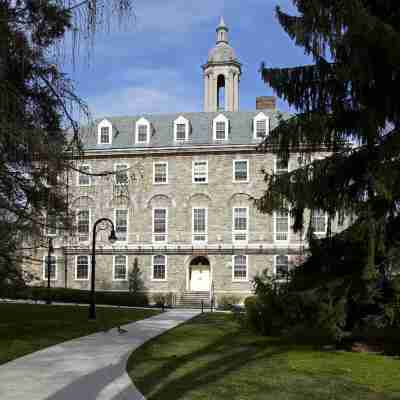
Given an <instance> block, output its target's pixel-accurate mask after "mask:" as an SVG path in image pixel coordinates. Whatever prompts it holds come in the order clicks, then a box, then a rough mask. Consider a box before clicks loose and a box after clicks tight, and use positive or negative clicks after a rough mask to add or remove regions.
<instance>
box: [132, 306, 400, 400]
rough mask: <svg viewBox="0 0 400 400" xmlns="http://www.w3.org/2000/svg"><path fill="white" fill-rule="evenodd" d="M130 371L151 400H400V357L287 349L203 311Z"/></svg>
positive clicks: (145, 352) (143, 353)
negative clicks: (399, 358)
mask: <svg viewBox="0 0 400 400" xmlns="http://www.w3.org/2000/svg"><path fill="white" fill-rule="evenodd" d="M127 370H128V373H129V375H130V376H131V378H132V380H133V382H134V384H135V385H136V386H137V387H138V388H139V390H140V391H141V392H142V393H143V394H144V396H145V397H146V399H148V400H161V399H162V400H169V399H174V400H177V399H180V400H181V399H185V400H189V399H190V400H200V399H201V400H209V399H213V400H214V399H218V400H219V399H229V400H256V399H257V400H261V399H262V400H270V399H271V400H272V399H273V400H300V399H301V400H319V399H321V400H342V399H343V400H356V399H357V400H392V399H400V360H398V359H395V358H389V357H384V356H380V355H373V354H365V353H348V352H328V351H321V350H318V349H313V348H312V347H311V346H300V345H290V344H287V343H286V344H285V343H283V342H282V341H280V340H278V339H274V338H268V337H262V336H258V335H255V334H253V333H251V332H249V331H247V330H246V329H244V328H243V327H242V326H240V325H239V324H238V323H237V322H236V321H235V320H234V318H233V317H232V315H230V314H219V313H214V314H203V315H200V316H199V317H196V318H195V319H193V320H191V321H189V322H188V323H186V324H184V325H181V326H179V327H177V328H175V329H173V330H171V331H169V332H167V333H166V334H164V335H162V336H159V337H158V338H155V339H153V340H151V341H150V342H148V343H146V344H145V345H144V346H142V347H141V348H139V349H138V350H137V351H135V352H134V353H133V354H132V355H131V357H130V358H129V361H128V366H127Z"/></svg>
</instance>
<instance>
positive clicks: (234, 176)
mask: <svg viewBox="0 0 400 400" xmlns="http://www.w3.org/2000/svg"><path fill="white" fill-rule="evenodd" d="M244 161H246V169H247V179H246V180H245V181H237V180H236V174H235V170H236V169H235V166H236V163H237V162H244ZM249 165H250V163H249V160H244V159H239V160H232V182H233V183H249V181H250V176H249V175H250V168H249Z"/></svg>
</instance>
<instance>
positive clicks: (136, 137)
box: [135, 118, 151, 144]
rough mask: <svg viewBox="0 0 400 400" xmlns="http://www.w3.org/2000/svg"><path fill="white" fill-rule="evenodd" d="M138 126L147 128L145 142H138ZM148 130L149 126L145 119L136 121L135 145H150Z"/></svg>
mask: <svg viewBox="0 0 400 400" xmlns="http://www.w3.org/2000/svg"><path fill="white" fill-rule="evenodd" d="M140 125H146V126H147V139H146V140H145V141H140V140H139V126H140ZM150 129H151V124H150V122H149V121H148V120H147V119H146V118H140V119H139V120H138V121H136V127H135V143H137V144H149V143H150Z"/></svg>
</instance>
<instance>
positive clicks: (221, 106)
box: [217, 75, 226, 111]
mask: <svg viewBox="0 0 400 400" xmlns="http://www.w3.org/2000/svg"><path fill="white" fill-rule="evenodd" d="M217 109H218V111H225V110H226V90H225V76H224V75H218V79H217Z"/></svg>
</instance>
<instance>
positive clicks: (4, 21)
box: [0, 0, 131, 280]
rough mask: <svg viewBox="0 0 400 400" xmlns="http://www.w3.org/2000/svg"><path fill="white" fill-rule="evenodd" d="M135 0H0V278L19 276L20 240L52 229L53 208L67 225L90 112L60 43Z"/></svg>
mask: <svg viewBox="0 0 400 400" xmlns="http://www.w3.org/2000/svg"><path fill="white" fill-rule="evenodd" d="M130 3H131V0H107V1H102V0H85V1H82V0H0V231H1V232H3V231H5V232H7V235H2V236H1V237H0V248H1V249H2V251H1V252H0V279H2V280H6V279H8V278H10V279H11V278H12V277H13V276H15V275H16V274H15V273H16V268H15V264H16V263H17V262H18V260H19V257H18V254H19V255H21V254H22V255H23V253H21V250H22V249H21V243H23V242H24V240H23V239H24V238H26V237H32V236H36V237H41V236H42V234H43V231H44V230H45V229H46V228H54V224H55V222H54V221H55V219H54V218H52V219H51V221H52V222H51V226H48V225H49V224H50V222H49V221H50V219H48V218H47V215H48V214H49V213H50V214H56V215H57V217H58V219H59V220H61V221H62V225H63V226H64V228H65V229H68V228H69V224H68V221H69V219H68V215H67V212H68V207H67V194H68V190H67V189H68V188H67V183H66V182H65V179H64V178H65V176H66V174H67V172H68V170H69V169H70V168H73V164H72V161H71V159H73V158H74V157H73V156H74V155H77V154H78V153H79V151H80V141H79V137H78V123H77V121H76V120H75V119H74V117H76V116H77V115H79V114H78V112H81V113H82V112H83V113H84V114H85V115H87V114H88V112H87V107H86V105H85V104H84V102H82V101H81V100H80V99H79V98H78V97H77V96H76V95H75V93H74V90H73V84H72V82H71V81H70V80H68V78H67V77H66V76H65V74H63V73H62V71H61V68H60V63H59V61H60V59H59V57H58V54H59V50H60V46H61V45H62V43H63V42H62V41H63V40H64V39H65V37H66V35H67V34H69V35H70V37H71V38H73V39H74V40H73V42H74V43H76V39H77V38H79V37H81V38H83V39H87V40H88V41H89V42H91V41H92V39H93V38H94V35H95V33H96V29H97V28H98V27H99V26H101V25H104V24H105V23H107V16H111V15H112V14H113V13H115V12H116V13H117V14H118V15H119V16H123V15H126V16H127V15H129V11H130ZM67 132H71V135H69V134H67ZM45 243H47V241H44V242H39V243H38V246H44V245H46V244H45ZM32 250H33V249H29V253H31V252H32ZM17 275H18V274H17ZM7 277H8V278H7Z"/></svg>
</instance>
